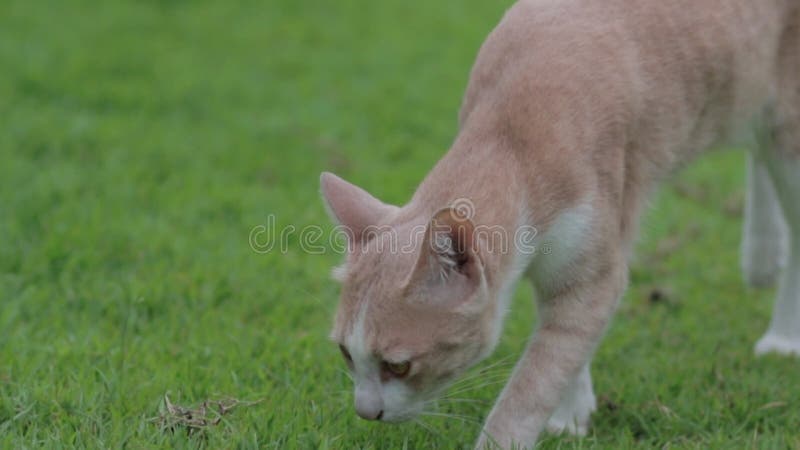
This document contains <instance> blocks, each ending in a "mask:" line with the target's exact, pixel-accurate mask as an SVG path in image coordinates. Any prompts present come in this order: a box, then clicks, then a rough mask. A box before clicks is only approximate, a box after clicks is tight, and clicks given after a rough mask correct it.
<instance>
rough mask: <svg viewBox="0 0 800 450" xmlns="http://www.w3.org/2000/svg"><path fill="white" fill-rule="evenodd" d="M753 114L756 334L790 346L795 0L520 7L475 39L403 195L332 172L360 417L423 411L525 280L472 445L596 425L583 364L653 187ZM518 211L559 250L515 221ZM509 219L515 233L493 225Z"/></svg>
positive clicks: (552, 2)
mask: <svg viewBox="0 0 800 450" xmlns="http://www.w3.org/2000/svg"><path fill="white" fill-rule="evenodd" d="M387 101H391V99H387ZM752 124H755V129H756V132H755V133H753V136H755V139H753V140H752V143H753V145H752V146H751V150H752V154H751V156H750V159H749V172H748V173H749V191H748V195H747V208H746V209H747V219H746V224H745V232H744V244H743V268H744V271H745V275H746V277H747V279H748V280H749V281H750V282H751V283H753V284H765V283H768V282H769V281H770V280H772V279H773V278H774V277H775V276H776V274H778V272H779V269H780V268H781V265H783V264H784V262H785V263H786V267H785V270H784V271H783V275H782V278H781V279H780V286H779V290H778V299H777V302H776V305H775V313H774V317H773V319H772V323H771V325H770V327H769V330H768V331H767V333H766V334H765V335H764V337H763V338H762V339H761V340H760V341H759V342H758V344H757V345H756V352H757V353H759V354H760V353H765V352H778V353H784V354H795V355H800V2H798V1H797V0H758V1H754V0H671V1H663V0H638V1H630V0H523V1H520V2H519V3H517V4H515V5H514V6H513V7H512V8H511V9H510V10H509V11H508V12H507V14H506V15H505V17H504V18H503V20H502V21H501V23H500V24H499V25H498V27H497V28H496V29H495V30H494V31H493V32H492V33H491V35H490V36H489V38H488V39H487V40H486V42H485V43H484V45H483V47H482V48H481V50H480V53H479V55H478V58H477V62H476V63H475V66H474V68H473V70H472V74H471V78H470V82H469V86H468V88H467V92H466V96H465V98H464V102H463V107H462V109H461V113H460V130H459V132H458V136H457V138H456V139H455V142H454V143H453V145H452V148H451V149H450V151H449V152H448V153H447V154H446V155H445V156H444V158H443V159H442V160H441V161H440V162H439V163H438V164H437V165H436V167H434V169H433V170H432V171H431V172H430V174H429V175H428V176H427V178H425V180H424V181H423V182H422V184H421V185H420V187H419V189H418V190H417V192H416V193H415V194H414V196H413V198H412V199H411V201H410V202H409V203H408V204H407V205H405V206H403V207H395V206H390V205H387V204H384V203H382V202H380V201H379V200H376V199H375V198H374V197H372V196H371V195H369V194H368V193H367V192H365V191H363V190H361V189H359V188H357V187H355V186H353V185H351V184H348V183H347V182H345V181H343V180H341V179H340V178H337V177H336V176H334V175H331V174H327V173H326V174H323V175H322V180H321V182H322V192H323V195H324V197H325V200H326V203H327V206H328V208H329V210H330V212H331V214H332V216H333V217H334V219H335V220H336V221H337V222H338V223H339V224H341V225H343V226H344V227H346V228H347V230H349V237H350V243H351V248H350V251H349V253H348V255H347V259H346V262H345V265H344V266H343V267H342V268H340V269H339V270H337V271H336V274H337V278H339V279H340V280H341V281H342V299H341V303H340V306H339V310H338V314H337V316H336V321H335V325H334V328H333V332H332V337H333V339H334V340H335V341H336V342H338V343H339V344H340V345H341V348H342V352H343V354H344V355H345V358H346V359H347V361H348V364H349V365H350V368H351V370H352V373H353V377H354V380H355V407H356V411H357V413H358V414H359V415H360V416H361V417H364V418H366V419H376V420H383V421H388V422H394V421H401V420H405V419H408V418H411V417H413V416H414V415H415V414H417V413H419V412H420V410H421V408H422V405H423V402H424V401H426V400H430V399H431V398H434V397H435V396H436V395H437V394H438V393H439V392H441V390H442V389H443V387H445V386H447V384H448V383H449V382H451V381H452V380H454V379H455V378H456V377H458V376H459V374H462V373H463V372H464V371H465V370H466V369H467V368H469V367H470V366H472V365H474V364H475V363H477V362H478V361H480V360H481V359H482V358H484V357H485V356H487V355H488V354H489V353H490V352H491V351H492V350H493V348H494V347H495V344H496V343H497V341H498V336H499V335H500V333H501V328H502V324H503V317H504V315H505V314H506V312H507V309H508V300H509V296H510V293H511V291H512V288H513V286H514V284H515V283H516V282H517V281H518V280H519V279H520V278H523V277H524V278H527V279H529V280H531V281H532V282H533V284H534V286H535V288H536V292H537V297H536V298H537V301H538V306H539V317H540V323H539V324H538V327H537V330H536V332H535V333H534V335H533V337H532V339H531V341H530V344H529V346H528V348H527V350H526V351H525V353H524V354H523V355H522V357H521V359H520V360H519V362H518V364H517V366H516V368H515V370H514V372H513V374H512V376H511V379H510V380H509V381H508V384H507V386H506V387H505V389H504V390H503V392H502V394H501V395H500V397H499V399H498V400H497V403H496V404H495V406H494V408H493V409H492V411H491V413H490V414H489V416H488V419H487V420H486V424H485V427H484V429H483V432H482V433H481V436H480V437H479V440H478V443H477V447H479V448H483V447H484V446H486V445H493V446H494V445H496V446H499V447H502V448H509V447H511V446H512V445H522V446H532V445H534V444H535V442H536V440H537V438H538V436H539V434H540V432H541V431H542V430H543V429H544V428H545V427H548V428H550V429H552V430H556V431H561V430H567V431H570V432H573V433H578V434H582V433H585V432H586V429H587V426H588V424H589V416H590V415H591V413H592V411H593V410H594V409H595V397H594V393H593V391H592V383H591V378H590V375H589V363H590V360H591V358H592V353H593V352H594V350H595V347H596V346H597V344H598V342H599V340H600V338H601V337H602V335H603V333H604V330H605V329H606V326H607V325H608V323H609V320H610V318H611V316H612V314H613V313H614V310H615V308H616V306H617V303H618V301H619V298H620V296H621V295H622V293H623V291H624V290H625V287H626V283H627V274H628V258H629V255H630V252H631V248H632V247H633V243H634V238H635V236H636V228H637V221H638V217H639V215H640V212H641V210H642V208H643V206H644V204H645V202H646V200H647V198H648V195H649V194H650V193H651V191H652V190H653V188H654V187H655V186H656V184H657V183H658V182H659V181H660V180H662V179H663V178H664V177H665V176H667V175H669V174H670V173H671V172H673V171H674V170H675V169H676V168H678V167H680V165H682V164H684V163H687V162H688V161H689V160H691V159H692V158H693V157H694V156H696V155H698V154H700V153H701V152H702V151H703V150H705V149H707V148H709V147H710V146H712V145H714V144H718V143H720V142H726V140H727V139H729V138H731V137H732V136H733V135H737V134H739V132H741V131H743V130H746V129H748V128H749V127H750V126H751V125H752ZM727 142H730V141H727ZM462 205H468V206H469V207H467V208H462ZM784 220H785V224H784ZM787 225H788V226H787ZM526 227H527V228H528V229H530V228H531V227H533V228H535V229H536V230H537V231H538V233H537V234H536V235H535V238H534V239H533V241H532V242H533V243H534V244H536V245H539V246H542V245H545V244H546V245H548V246H549V247H548V248H549V251H548V252H542V251H539V252H536V251H530V248H531V246H530V245H528V244H531V242H527V241H526V242H523V243H524V244H525V245H524V246H523V245H521V241H518V240H515V239H514V237H515V236H517V235H518V234H519V233H518V230H520V229H525V228H526ZM480 230H483V231H486V230H491V233H487V232H479V231H480ZM498 230H499V231H501V232H500V233H498ZM503 234H505V236H506V238H508V241H509V242H512V245H510V246H503V245H496V243H495V242H492V241H493V240H494V239H495V238H497V237H498V236H501V235H503ZM523 247H524V248H523ZM784 253H786V254H787V255H785V256H788V260H787V261H784V259H785V257H784ZM713 295H714V294H713V292H709V297H713ZM709 301H723V302H724V301H725V299H714V298H710V299H709Z"/></svg>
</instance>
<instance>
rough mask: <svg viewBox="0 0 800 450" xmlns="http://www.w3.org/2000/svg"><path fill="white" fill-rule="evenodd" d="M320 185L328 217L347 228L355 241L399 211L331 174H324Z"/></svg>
mask: <svg viewBox="0 0 800 450" xmlns="http://www.w3.org/2000/svg"><path fill="white" fill-rule="evenodd" d="M319 182H320V188H321V190H322V197H323V199H324V200H325V207H326V209H327V210H328V214H329V215H330V216H331V219H333V221H334V222H336V224H338V225H340V226H342V227H344V231H345V232H346V234H347V235H348V238H349V239H351V240H353V239H355V240H359V239H361V238H362V237H363V234H364V231H365V230H367V229H368V227H370V226H374V225H378V224H379V223H380V221H381V220H382V219H384V218H385V217H386V216H387V215H389V214H391V213H392V212H394V211H395V210H397V207H396V206H392V205H387V204H385V203H383V202H381V201H380V200H378V199H376V198H375V197H373V196H372V195H370V194H369V192H367V191H365V190H363V189H361V188H360V187H358V186H355V185H353V184H350V183H348V182H347V181H345V180H343V179H341V178H339V177H337V176H336V175H334V174H332V173H330V172H323V173H322V175H321V176H320V180H319Z"/></svg>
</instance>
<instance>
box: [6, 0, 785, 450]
mask: <svg viewBox="0 0 800 450" xmlns="http://www.w3.org/2000/svg"><path fill="white" fill-rule="evenodd" d="M508 4H509V2H508V1H507V0H504V1H483V2H477V1H475V2H469V4H465V3H464V2H456V1H453V0H437V1H432V2H425V1H412V2H410V1H408V0H381V1H378V2H369V1H353V0H342V1H330V2H321V1H317V2H314V1H307V0H273V1H271V2H255V1H243V2H210V1H193V2H189V1H179V0H175V1H166V0H165V1H155V0H141V1H128V2H118V1H106V2H91V1H37V2H33V1H25V0H4V1H3V2H0V68H2V69H1V70H0V131H2V132H0V448H9V449H11V448H35V447H45V448H64V447H65V448H73V447H74V448H121V447H127V448H135V449H139V448H298V449H311V448H337V449H338V448H341V449H357V448H364V449H385V448H386V449H389V448H412V449H413V448H467V447H469V446H470V445H471V443H472V442H473V441H474V438H475V437H476V436H477V433H478V431H479V423H480V422H481V421H482V419H483V418H484V417H485V415H486V414H487V413H488V410H489V408H490V407H491V403H492V400H493V398H494V397H495V396H496V394H497V393H498V391H499V390H500V389H501V387H502V385H501V384H497V383H494V384H492V383H485V384H483V385H475V386H471V387H473V388H474V389H471V390H467V391H466V392H463V393H461V394H460V395H459V396H460V397H461V398H464V399H468V400H477V401H476V402H457V403H452V404H450V403H448V404H442V405H441V408H440V410H439V411H440V412H442V413H445V414H451V415H454V417H450V418H448V417H441V416H436V417H427V418H425V419H424V420H425V421H424V423H423V424H413V423H411V424H405V425H400V426H388V425H379V424H378V425H376V424H372V423H367V422H364V421H361V420H360V419H357V417H356V416H355V414H354V412H353V409H352V394H351V392H350V384H349V383H350V382H349V380H348V378H347V375H346V373H345V371H344V367H345V366H344V364H343V362H342V361H341V358H340V356H339V354H338V350H337V349H336V347H335V345H333V344H332V343H330V342H329V341H328V339H327V335H328V332H329V326H330V323H331V316H332V313H333V311H334V309H335V306H336V300H337V295H338V294H337V285H336V284H335V283H333V282H331V281H330V280H329V270H330V268H331V267H332V266H333V265H334V264H336V263H337V262H338V260H339V256H337V255H336V254H332V253H331V252H326V253H325V254H321V255H320V254H309V253H308V252H304V251H302V249H301V248H300V247H301V246H300V242H298V240H297V236H296V235H292V236H290V237H289V238H288V240H287V242H286V248H285V249H283V250H281V249H279V248H278V249H273V251H271V252H259V251H254V249H253V248H251V245H250V236H251V232H252V231H253V230H258V229H259V228H258V227H259V226H262V227H263V226H266V225H268V224H271V220H272V218H274V223H275V225H274V227H276V228H284V227H288V226H294V227H296V228H297V229H300V228H302V227H304V226H309V225H319V226H322V227H323V228H324V229H325V230H330V228H331V227H330V224H329V222H328V220H327V217H326V215H325V212H324V210H323V208H322V206H321V203H320V201H319V194H318V185H317V184H318V175H319V172H320V171H322V170H331V171H334V172H336V173H338V174H340V175H342V176H344V177H346V178H348V179H350V180H352V181H354V182H356V183H358V184H360V185H362V186H364V187H365V188H367V189H368V190H370V191H371V192H374V193H375V194H376V195H378V196H379V197H381V198H383V199H385V200H387V201H390V202H394V203H402V202H404V201H405V200H407V199H408V198H409V197H410V195H411V194H412V192H413V190H414V188H415V186H416V184H417V183H418V182H419V181H420V180H421V179H422V177H423V176H424V175H425V173H426V171H427V170H428V169H429V168H430V167H431V166H432V165H433V163H434V162H435V161H436V160H437V159H438V158H439V157H440V156H441V155H442V153H443V152H444V151H445V150H446V149H447V147H448V145H449V143H450V142H451V141H452V139H453V136H454V133H455V130H456V113H457V110H458V106H459V103H460V97H461V93H462V91H463V89H464V87H465V84H466V81H467V76H468V73H469V68H470V65H471V63H472V60H473V58H474V55H475V54H476V52H477V49H478V47H479V45H480V43H481V42H482V40H483V38H484V37H485V36H486V34H487V33H488V32H489V30H490V29H491V28H492V27H493V26H494V24H495V23H496V22H497V21H498V20H499V18H500V17H501V15H502V13H503V11H504V9H505V8H506V7H507V6H508ZM743 174H744V168H743V156H742V154H741V153H740V152H725V153H718V154H714V155H712V156H710V157H706V158H704V159H703V160H702V161H700V162H699V164H697V165H694V166H693V167H691V168H690V169H689V170H687V171H685V172H683V173H682V174H680V175H679V176H678V177H677V178H675V180H673V181H672V182H671V183H670V184H669V185H667V186H665V187H664V188H663V189H662V190H661V191H660V193H659V195H658V196H657V198H656V199H654V202H653V203H652V205H653V208H652V211H651V212H650V213H649V214H648V216H647V218H646V220H645V223H644V226H643V236H642V241H641V245H640V246H639V249H638V257H637V259H636V261H635V263H634V267H633V272H632V277H631V278H632V286H631V288H630V289H629V291H628V293H627V295H626V297H625V299H624V301H623V304H622V306H621V308H620V311H619V313H618V315H617V317H616V319H615V322H614V323H613V325H612V327H611V328H610V330H609V332H608V336H607V338H606V340H605V342H604V344H603V345H602V346H601V348H600V350H599V352H598V355H597V358H596V360H595V364H594V375H595V382H596V386H595V388H596V391H597V394H598V397H599V400H600V408H599V411H598V412H597V414H596V415H595V418H594V427H593V430H592V432H591V433H590V435H589V436H588V437H586V438H584V439H576V438H571V437H547V438H546V439H545V440H544V442H543V443H542V445H541V446H540V447H541V448H546V449H551V448H552V449H554V448H607V449H621V448H697V449H706V448H769V449H784V448H800V361H798V360H796V359H795V360H792V359H788V358H779V357H766V358H758V359H757V358H755V357H754V356H753V354H752V347H753V344H754V343H755V341H756V339H757V338H758V337H759V336H760V334H761V333H762V332H763V331H765V330H766V327H767V323H768V320H769V313H770V309H771V303H772V296H773V292H772V291H770V290H748V289H746V288H745V286H744V284H743V282H742V281H741V277H740V275H739V271H738V255H737V253H738V242H739V233H740V231H739V229H740V225H741V199H742V197H743V183H742V179H743ZM531 296H532V290H531V288H530V287H529V286H526V285H523V286H520V287H519V289H518V290H517V292H516V296H515V300H514V302H515V306H514V307H515V313H514V314H513V315H511V318H510V320H509V323H508V326H507V329H506V332H505V333H504V335H503V339H502V342H501V345H500V347H499V348H498V350H497V352H496V354H495V355H494V356H493V357H492V359H491V360H490V361H488V362H487V363H485V364H484V366H483V367H486V366H488V365H489V364H492V363H493V362H494V363H497V365H496V366H494V368H492V369H489V372H491V373H492V374H499V373H503V372H507V371H508V370H509V365H508V363H506V364H504V363H503V361H513V359H514V358H516V355H518V354H519V352H520V351H521V349H522V348H523V347H524V345H525V343H526V340H527V337H528V334H529V332H530V329H531V324H532V323H534V321H535V312H534V310H533V307H532V304H531ZM496 378H497V377H495V376H489V375H487V377H486V378H485V379H487V380H488V379H496ZM165 395H168V396H169V399H170V400H171V401H172V402H173V403H174V404H176V405H182V406H186V407H189V406H197V405H199V404H201V403H202V402H203V401H205V400H207V399H224V398H235V399H238V400H241V401H243V402H255V403H252V404H251V403H247V404H241V405H240V406H238V407H237V408H235V409H233V410H232V411H230V412H229V413H227V414H224V415H222V416H221V420H220V421H219V423H217V424H216V425H212V424H207V426H205V427H201V428H200V429H198V430H195V431H194V432H192V433H189V432H187V429H185V428H183V427H181V426H173V427H170V426H167V425H165V423H164V422H163V421H162V420H160V419H159V417H164V414H165V411H166V410H167V407H166V404H165ZM209 417H211V418H214V417H216V416H215V415H214V414H211V413H209Z"/></svg>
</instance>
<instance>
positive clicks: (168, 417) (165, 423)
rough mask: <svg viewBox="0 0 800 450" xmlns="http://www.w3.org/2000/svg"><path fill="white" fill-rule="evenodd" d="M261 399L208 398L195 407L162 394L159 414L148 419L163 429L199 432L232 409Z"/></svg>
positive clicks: (215, 422) (218, 421) (254, 403)
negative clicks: (174, 401) (162, 399)
mask: <svg viewBox="0 0 800 450" xmlns="http://www.w3.org/2000/svg"><path fill="white" fill-rule="evenodd" d="M261 402H262V400H256V401H242V400H239V399H236V398H232V397H225V398H221V399H208V400H204V401H203V402H202V403H200V404H199V405H197V406H195V407H188V406H181V405H176V404H174V403H172V401H170V399H169V394H164V401H163V402H161V406H160V407H159V414H158V416H156V417H153V418H152V419H150V421H151V422H153V423H155V424H156V425H157V426H158V427H160V428H161V429H162V430H163V431H170V432H175V431H176V430H179V429H184V430H186V433H187V434H190V435H191V434H194V433H197V432H201V431H203V430H205V429H207V428H209V427H214V426H217V425H219V424H220V423H221V422H222V418H223V417H224V416H225V415H227V414H229V413H231V412H232V411H233V410H234V409H236V408H238V407H240V406H242V407H249V406H253V405H256V404H258V403H261Z"/></svg>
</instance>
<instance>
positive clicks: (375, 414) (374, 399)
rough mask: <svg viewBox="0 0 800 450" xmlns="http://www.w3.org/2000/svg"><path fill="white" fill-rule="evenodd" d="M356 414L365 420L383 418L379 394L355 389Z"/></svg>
mask: <svg viewBox="0 0 800 450" xmlns="http://www.w3.org/2000/svg"><path fill="white" fill-rule="evenodd" d="M356 414H358V416H359V417H361V418H362V419H366V420H381V418H383V400H382V399H381V397H380V394H378V393H376V392H369V391H367V390H362V389H356Z"/></svg>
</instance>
